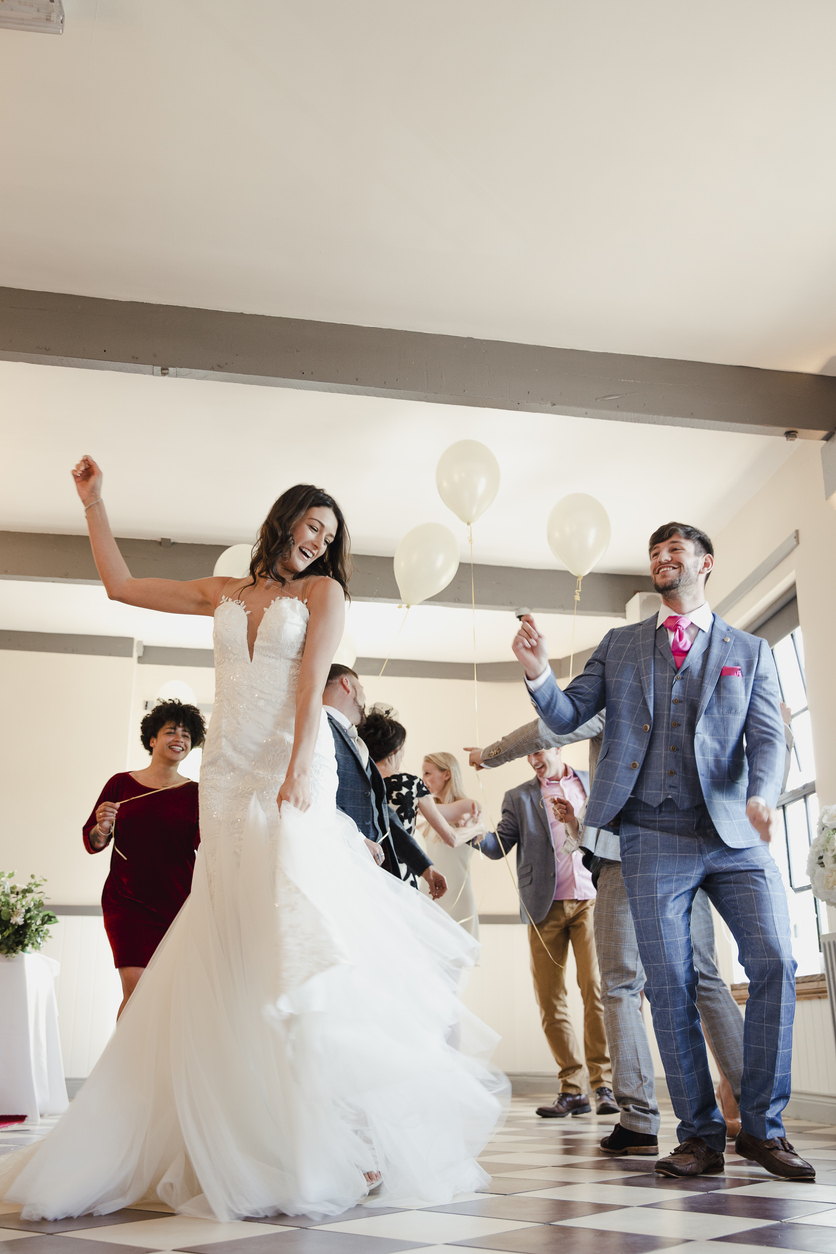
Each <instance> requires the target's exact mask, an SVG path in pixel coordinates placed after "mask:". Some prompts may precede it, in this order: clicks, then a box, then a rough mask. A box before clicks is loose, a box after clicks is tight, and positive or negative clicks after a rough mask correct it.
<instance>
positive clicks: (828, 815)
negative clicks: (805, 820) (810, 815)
mask: <svg viewBox="0 0 836 1254" xmlns="http://www.w3.org/2000/svg"><path fill="white" fill-rule="evenodd" d="M833 828H836V806H825V807H824V809H823V810H822V811H821V812H820V814H819V834H823V833H824V832H826V831H827V830H828V829H830V830H832V829H833Z"/></svg>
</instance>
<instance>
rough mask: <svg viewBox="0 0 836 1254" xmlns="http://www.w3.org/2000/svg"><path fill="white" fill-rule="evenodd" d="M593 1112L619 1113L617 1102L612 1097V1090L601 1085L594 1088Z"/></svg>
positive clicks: (603, 1113)
mask: <svg viewBox="0 0 836 1254" xmlns="http://www.w3.org/2000/svg"><path fill="white" fill-rule="evenodd" d="M595 1113H596V1115H620V1114H621V1111H620V1110H619V1109H618V1103H617V1102H616V1100H615V1098H614V1097H613V1091H612V1089H610V1088H607V1086H606V1085H602V1086H601V1088H599V1089H596V1090H595Z"/></svg>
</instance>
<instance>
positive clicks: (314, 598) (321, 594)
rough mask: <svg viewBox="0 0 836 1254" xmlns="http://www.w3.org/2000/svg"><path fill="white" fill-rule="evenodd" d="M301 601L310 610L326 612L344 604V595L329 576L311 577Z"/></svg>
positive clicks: (334, 580)
mask: <svg viewBox="0 0 836 1254" xmlns="http://www.w3.org/2000/svg"><path fill="white" fill-rule="evenodd" d="M303 599H304V601H305V603H306V604H307V606H308V608H309V609H311V610H314V611H317V610H321V611H328V610H332V609H334V608H336V607H337V606H341V605H344V604H345V593H344V592H343V590H342V588H341V587H340V585H339V584H338V583H337V581H336V579H332V578H331V576H330V575H313V576H312V577H311V579H310V581H309V582H308V585H307V587H306V588H305V590H304V595H303Z"/></svg>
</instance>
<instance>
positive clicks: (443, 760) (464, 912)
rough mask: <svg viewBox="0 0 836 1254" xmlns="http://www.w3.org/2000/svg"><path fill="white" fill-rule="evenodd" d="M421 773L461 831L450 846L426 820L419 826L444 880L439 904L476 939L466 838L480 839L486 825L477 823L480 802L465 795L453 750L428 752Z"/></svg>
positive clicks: (476, 918) (476, 921)
mask: <svg viewBox="0 0 836 1254" xmlns="http://www.w3.org/2000/svg"><path fill="white" fill-rule="evenodd" d="M421 775H422V778H423V780H424V783H425V784H426V786H427V788H428V789H429V792H430V796H431V797H432V799H433V801H435V803H436V805H437V806H438V807H439V810H440V811H441V813H442V814H443V815H444V817H445V818H446V819H447V821H448V822H449V823H451V824H452V826H453V827H454V828H456V829H458V832H460V834H461V843H460V844H457V845H456V847H455V848H454V849H451V848H449V846H448V845H446V844H442V842H441V840H440V839H439V838H438V836H436V834H435V833H434V832H433V831H432V829H431V828H430V827H429V825H428V824H422V825H421V828H420V831H421V835H422V836H423V838H424V843H425V844H426V846H427V850H428V851H429V850H432V860H433V865H434V866H435V867H436V868H437V869H438V870H439V871H440V872H441V874H442V875H443V876H444V878H445V879H446V880H447V893H446V895H445V897H444V898H443V899H442V900H441V901H440V902H439V905H440V906H441V908H442V910H446V911H447V913H448V914H449V915H450V918H451V919H455V920H456V922H457V923H461V925H462V927H463V928H465V929H466V930H467V931H468V932H470V934H471V936H473V937H474V938H475V939H476V940H478V939H479V916H478V913H477V907H476V897H475V895H474V892H473V881H472V879H471V877H470V874H469V868H470V860H471V858H473V857H474V850H473V848H472V846H471V845H470V844H469V843H468V842H469V841H470V840H473V839H477V840H481V838H482V836H483V835H484V831H485V829H484V828H483V827H482V826H481V825H480V824H479V823H478V819H479V816H480V814H481V806H479V804H478V802H476V801H471V800H470V798H469V797H468V796H467V795H466V793H465V791H464V783H463V782H462V772H461V767H460V766H459V763H458V759H457V758H455V757H453V754H452V753H428V754H427V755H426V757H425V758H424V764H423V766H422V768H421Z"/></svg>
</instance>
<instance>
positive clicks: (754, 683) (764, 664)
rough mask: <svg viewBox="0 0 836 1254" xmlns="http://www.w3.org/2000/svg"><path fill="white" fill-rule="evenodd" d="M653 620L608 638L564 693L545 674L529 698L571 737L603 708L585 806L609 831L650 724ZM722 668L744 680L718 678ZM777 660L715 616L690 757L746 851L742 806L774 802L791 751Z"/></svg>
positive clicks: (712, 807) (729, 839)
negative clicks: (757, 799) (749, 802)
mask: <svg viewBox="0 0 836 1254" xmlns="http://www.w3.org/2000/svg"><path fill="white" fill-rule="evenodd" d="M656 631H657V616H656V615H655V614H654V615H653V617H652V618H647V619H645V621H644V622H642V623H635V624H630V626H628V627H616V628H614V629H613V630H612V631H609V632H607V634H606V636H605V637H604V639H603V640H602V641H601V643H600V644H599V645H598V648H597V649H596V650H595V652H594V653H593V655H592V657H591V658H590V659H589V661H588V662H587V664H586V666H585V667H584V669H583V671H582V673H581V674H580V675H578V676H577V678H576V679H573V680H572V682H571V683H570V684H569V686H568V687H567V688H566V689H565V691H561V689H560V687H559V686H558V683H557V680H556V679H555V677H554V675H553V674H552V673H551V672H549V674H548V677H547V679H546V682H545V683H544V684H543V685H542V687H540V688H538V689H537V691H536V692H534V693H532V695H531V699H532V701H533V702H534V705H535V707H536V708H537V710H538V711H539V713H540V717H541V718H542V719H543V721H544V723H546V725H547V726H548V727H549V728H550V729H551V730H552V731H554V732H560V733H563V734H565V733H567V732H571V731H574V730H575V729H576V728H578V727H579V726H580V725H581V724H582V723H584V722H586V721H587V720H588V719H590V718H591V717H592V715H593V714H597V713H598V712H599V711H600V710H602V709H604V707H605V706H606V710H607V723H606V730H605V732H604V743H603V746H602V748H601V753H600V755H599V757H598V764H597V769H596V772H595V782H594V784H593V787H592V793H591V795H590V798H589V804H588V806H587V810H586V822H587V823H588V824H589V825H590V826H591V827H604V828H606V827H610V826H611V825H612V823H613V821H614V820H615V819H616V818H617V816H618V815H619V814H620V812H621V810H622V808H623V807H624V804H625V802H626V801H627V799H628V798H629V797H630V795H631V794H632V792H633V789H634V787H635V784H636V780H637V779H638V774H639V772H640V770H641V768H642V764H643V762H644V759H645V755H646V753H647V750H648V747H649V744H650V731H651V728H652V724H653V686H654V680H653V673H654V672H653V663H654V654H655V650H656ZM724 667H736V668H739V675H722V674H721V672H722V670H723V668H724ZM779 701H780V695H779V690H778V679H777V675H776V673H775V664H774V662H773V660H772V654H771V653H770V650H769V645H768V644H767V642H766V641H765V640H762V639H760V638H758V637H757V636H750V635H749V634H748V633H747V632H745V631H738V630H737V629H736V628H735V627H730V626H729V625H728V623H725V622H724V621H723V619H722V618H720V617H719V616H718V615H717V614H715V615H714V621H713V623H712V627H711V635H710V639H709V641H708V646H707V649H706V655H705V664H704V667H703V683H702V690H701V693H700V699H699V705H698V708H697V712H696V731H695V736H694V754H695V758H696V764H697V772H698V775H699V781H700V787H701V790H702V795H703V799H704V801H705V804H706V807H707V808H708V812H709V814H710V815H711V819H712V822H713V823H714V826H715V828H716V829H717V832H718V833H719V835H720V837H721V838H722V840H723V841H725V843H726V844H727V845H729V846H730V847H732V848H737V849H742V848H747V847H748V846H750V845H756V844H757V843H758V842H759V840H760V837H759V835H758V833H757V832H756V831H755V829H754V827H752V825H751V823H750V822H749V820H748V818H747V817H746V801H747V799H748V798H749V797H752V796H760V797H763V799H764V801H765V802H766V803H767V805H769V806H774V805H775V803H776V801H777V800H778V795H779V793H780V791H781V780H782V776H783V769H784V762H785V758H786V747H785V739H784V729H783V723H782V720H781V712H780V706H779Z"/></svg>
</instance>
